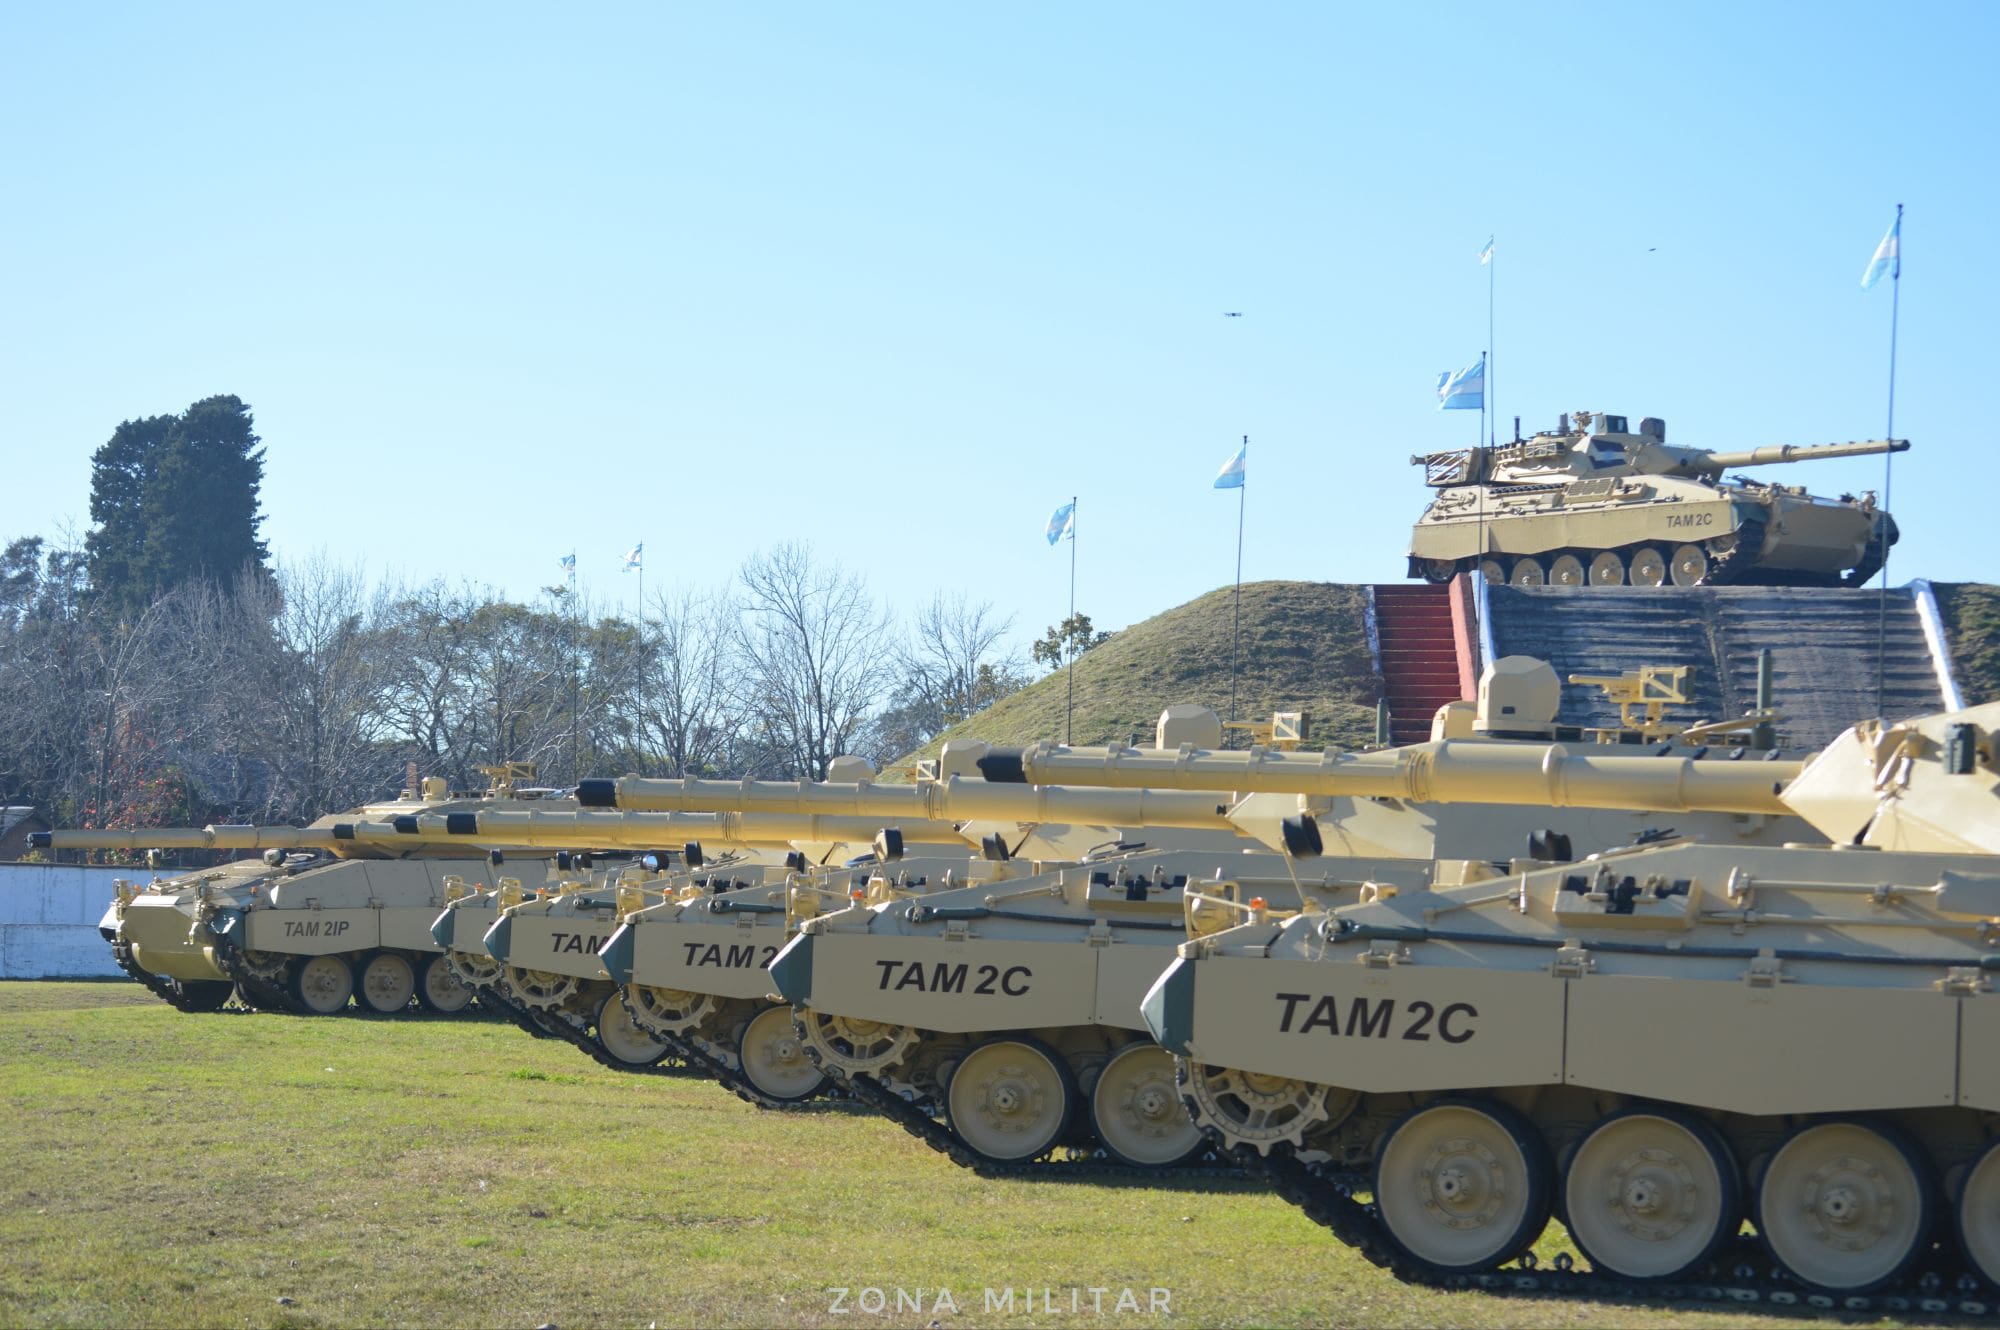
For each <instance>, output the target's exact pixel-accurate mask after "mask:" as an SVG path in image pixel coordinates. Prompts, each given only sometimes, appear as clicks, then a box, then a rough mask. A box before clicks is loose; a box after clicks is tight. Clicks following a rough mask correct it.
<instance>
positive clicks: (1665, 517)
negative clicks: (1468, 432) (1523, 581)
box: [1410, 476, 1893, 585]
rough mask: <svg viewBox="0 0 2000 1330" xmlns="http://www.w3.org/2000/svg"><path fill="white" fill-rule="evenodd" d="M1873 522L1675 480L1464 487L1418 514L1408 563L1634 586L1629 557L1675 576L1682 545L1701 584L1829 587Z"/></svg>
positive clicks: (1862, 513)
mask: <svg viewBox="0 0 2000 1330" xmlns="http://www.w3.org/2000/svg"><path fill="white" fill-rule="evenodd" d="M1882 521H1883V519H1882V515H1881V514H1879V513H1877V512H1876V511H1875V510H1874V509H1873V508H1872V507H1866V506H1863V505H1862V504H1859V503H1855V502H1851V501H1850V502H1843V501H1840V500H1834V499H1824V498H1817V497H1814V496H1812V495H1809V494H1805V493H1800V492H1794V491H1792V490H1786V489H1776V488H1772V487H1767V486H1749V485H1741V484H1722V485H1716V484H1709V483H1705V482H1703V481H1699V480H1694V479H1688V478H1682V477H1674V476H1650V477H1634V478H1630V479H1626V480H1619V481H1611V480H1603V481H1578V482H1575V483H1573V484H1570V485H1567V486H1549V487H1539V486H1537V487H1487V486H1464V487H1460V488H1457V489H1449V490H1445V491H1443V492H1442V493H1440V494H1439V495H1438V497H1437V498H1436V499H1435V500H1434V501H1433V502H1432V503H1431V505H1430V507H1429V508H1427V509H1426V510H1425V512H1424V515H1423V517H1422V518H1421V519H1420V520H1419V521H1418V523H1417V526H1416V529H1415V531H1414V532H1413V534H1412V537H1411V543H1410V560H1411V565H1412V569H1413V570H1415V571H1418V572H1419V575H1421V570H1422V569H1424V568H1429V567H1432V566H1434V565H1442V566H1444V567H1449V568H1451V569H1452V570H1454V571H1456V570H1459V569H1464V568H1471V567H1475V566H1478V564H1479V563H1480V561H1481V560H1488V561H1494V562H1497V563H1498V564H1499V565H1500V571H1501V573H1502V575H1503V577H1504V578H1505V580H1513V568H1514V564H1515V562H1516V561H1518V560H1519V559H1522V558H1533V559H1535V560H1536V561H1537V562H1538V564H1539V569H1540V573H1541V576H1542V580H1549V576H1550V573H1551V570H1552V567H1553V565H1554V563H1555V561H1556V560H1557V559H1558V558H1562V557H1564V556H1568V557H1569V558H1571V559H1574V560H1575V561H1576V563H1577V564H1580V565H1581V566H1582V569H1583V577H1582V580H1584V581H1592V580H1594V581H1597V582H1598V583H1599V584H1618V583H1630V582H1634V581H1643V580H1644V575H1643V568H1642V571H1641V574H1640V575H1636V576H1635V572H1634V565H1633V558H1634V556H1635V555H1637V554H1638V552H1639V551H1641V550H1646V549H1650V550H1651V551H1653V552H1654V553H1655V554H1657V555H1658V556H1660V558H1661V560H1662V563H1663V565H1664V567H1665V569H1666V575H1667V576H1668V577H1669V578H1674V572H1675V562H1674V555H1675V553H1676V552H1677V551H1679V550H1681V549H1682V548H1683V547H1687V546H1692V547H1694V548H1696V549H1698V550H1700V551H1702V553H1703V555H1704V558H1705V561H1706V564H1707V569H1706V572H1705V579H1706V580H1710V581H1725V580H1726V581H1746V582H1754V581H1762V582H1773V581H1777V582H1800V583H1817V584H1825V585H1836V584H1838V583H1839V582H1840V581H1841V579H1842V576H1843V575H1844V574H1846V573H1848V572H1849V571H1850V570H1854V569H1856V568H1858V567H1861V566H1863V564H1864V562H1865V561H1866V560H1867V558H1868V556H1869V553H1870V545H1871V541H1872V540H1873V539H1874V538H1875V537H1876V535H1877V531H1878V526H1879V525H1880V524H1881V523H1882ZM1891 530H1893V528H1891ZM1891 538H1892V539H1893V536H1892V537H1891ZM1746 540H1747V541H1750V542H1753V543H1752V544H1748V545H1746V544H1744V543H1743V542H1744V541H1746ZM1606 552H1611V553H1616V554H1617V555H1619V556H1620V560H1621V564H1622V568H1621V571H1620V574H1619V576H1618V578H1617V582H1616V583H1613V582H1612V581H1611V579H1610V578H1609V577H1608V576H1607V577H1599V578H1595V579H1593V578H1592V577H1591V576H1590V568H1591V564H1592V563H1593V561H1595V560H1596V558H1597V556H1598V555H1600V554H1603V553H1606ZM1646 566H1647V567H1649V566H1650V565H1646ZM1600 567H1601V568H1608V567H1609V565H1608V564H1604V565H1600ZM1674 580H1680V579H1677V578H1676V579H1674ZM1686 580H1687V581H1689V582H1693V581H1700V580H1704V576H1697V577H1693V578H1688V579H1686Z"/></svg>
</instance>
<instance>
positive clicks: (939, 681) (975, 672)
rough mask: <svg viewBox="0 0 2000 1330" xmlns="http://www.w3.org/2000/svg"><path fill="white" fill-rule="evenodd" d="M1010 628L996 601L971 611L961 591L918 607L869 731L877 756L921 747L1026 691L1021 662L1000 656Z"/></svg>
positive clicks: (897, 650)
mask: <svg viewBox="0 0 2000 1330" xmlns="http://www.w3.org/2000/svg"><path fill="white" fill-rule="evenodd" d="M1013 626H1014V621H1013V620H1012V619H1011V618H1010V619H1002V618H1000V617H998V616H997V615H996V614H995V612H994V609H993V604H992V602H991V601H982V602H980V603H979V604H977V605H971V604H968V603H967V601H966V599H965V595H964V593H962V592H959V593H953V594H951V595H947V594H946V593H944V592H942V591H939V592H936V593H935V594H933V595H932V596H931V598H930V599H929V600H928V601H926V602H925V603H924V604H923V605H922V606H920V607H919V608H918V610H917V612H916V614H915V615H914V616H913V618H912V620H911V623H910V627H909V629H908V631H907V632H905V633H903V634H901V635H900V636H899V638H898V640H897V643H896V646H895V647H894V658H895V668H896V683H895V687H894V691H893V692H892V693H891V694H890V698H889V705H888V708H887V709H886V710H884V711H883V713H882V714H881V715H880V716H879V717H877V718H876V720H875V722H874V725H873V726H872V735H871V742H872V745H873V746H874V747H875V748H876V749H877V750H878V754H879V756H880V757H881V758H882V759H883V760H890V759H893V758H895V757H897V756H899V755H901V754H904V753H907V752H910V751H911V750H912V749H916V748H920V747H922V746H923V745H924V744H926V743H928V742H929V741H930V740H931V739H933V738H935V737H937V735H938V734H940V733H942V732H943V731H944V730H945V729H947V728H949V727H950V726H952V725H955V724H957V723H958V722H959V721H961V720H963V719H965V718H966V717H967V716H970V715H971V714H973V713H974V712H976V711H982V710H984V709H985V708H987V707H989V706H992V705H993V704H994V703H995V702H997V701H999V700H1000V699H1001V698H1003V697H1005V696H1007V694H1009V693H1011V692H1014V691H1015V690H1017V689H1019V688H1021V687H1023V686H1025V685H1026V684H1027V682H1028V679H1027V675H1026V673H1025V671H1024V670H1023V668H1022V666H1021V660H1020V657H1019V656H1018V655H1015V654H1013V653H1011V652H1003V651H1002V650H1001V644H1002V643H1003V641H1004V640H1005V639H1006V636H1007V634H1008V632H1009V631H1010V630H1011V629H1012V628H1013Z"/></svg>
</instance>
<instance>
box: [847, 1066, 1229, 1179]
mask: <svg viewBox="0 0 2000 1330" xmlns="http://www.w3.org/2000/svg"><path fill="white" fill-rule="evenodd" d="M843 1084H845V1085H846V1086H847V1087H848V1088H849V1089H850V1090H851V1091H852V1092H853V1094H854V1097H855V1098H856V1099H858V1100H860V1101H861V1102H862V1103H863V1104H866V1105H867V1106H868V1107H869V1108H872V1109H874V1110H875V1111H876V1112H878V1113H880V1114H881V1115H882V1116H883V1117H886V1118H888V1119H889V1120H890V1121H891V1122H894V1123H895V1124H896V1125H897V1126H899V1127H901V1128H902V1129H903V1130H904V1131H906V1132H908V1133H909V1134H910V1135H912V1136H914V1137H916V1138H917V1139H918V1140H920V1141H922V1142H923V1143H924V1144H925V1145H928V1146H930V1148H931V1149H933V1150H935V1151H937V1152H938V1153H939V1154H941V1155H943V1156H945V1157H946V1158H947V1159H949V1160H951V1162H952V1163H954V1164H957V1165H958V1166H959V1167H960V1168H966V1169H971V1170H972V1171H973V1172H974V1173H976V1174H978V1175H979V1176H980V1177H982V1178H1026V1179H1031V1180H1034V1181H1040V1182H1053V1181H1072V1180H1075V1181H1081V1180H1084V1179H1091V1178H1129V1179H1133V1180H1135V1181H1144V1182H1226V1181H1232V1180H1237V1179H1241V1178H1242V1177H1244V1176H1245V1174H1244V1171H1243V1170H1242V1169H1241V1168H1238V1167H1237V1166H1236V1165H1234V1164H1233V1163H1231V1162H1230V1161H1229V1160H1227V1159H1225V1158H1224V1157H1222V1156H1221V1155H1219V1154H1217V1153H1215V1152H1213V1151H1211V1152H1210V1153H1208V1154H1205V1155H1203V1156H1202V1158H1201V1159H1200V1160H1199V1161H1198V1162H1196V1163H1193V1164H1183V1165H1181V1166H1179V1167H1177V1168H1134V1167H1133V1166H1132V1165H1130V1164H1121V1163H1119V1162H1118V1161H1117V1160H1116V1159H1113V1158H1112V1157H1111V1156H1110V1155H1108V1154H1106V1153H1105V1152H1104V1151H1103V1150H1099V1149H1090V1148H1087V1147H1080V1146H1064V1145H1054V1146H1051V1147H1049V1149H1047V1150H1045V1151H1043V1152H1042V1153H1041V1154H1039V1155H1037V1156H1035V1157H1034V1158H1033V1159H1024V1160H1019V1161H1016V1162H1013V1163H1005V1164H1003V1163H998V1162H995V1161H994V1160H991V1159H988V1158H986V1157H985V1156H983V1155H980V1154H977V1153H975V1152H974V1151H973V1150H972V1148H971V1147H970V1146H968V1145H966V1144H965V1142H964V1141H961V1140H960V1139H959V1138H958V1136H957V1134H956V1133H954V1132H953V1131H952V1130H951V1128H949V1127H947V1126H945V1125H944V1124H943V1123H942V1122H939V1121H938V1120H937V1118H936V1117H934V1116H933V1115H932V1114H931V1113H930V1112H928V1111H926V1108H927V1106H926V1105H924V1104H921V1103H918V1102H913V1101H911V1100H909V1099H905V1098H904V1097H903V1096H902V1095H900V1094H898V1093H897V1092H896V1091H894V1090H891V1089H890V1088H889V1087H888V1086H886V1085H884V1084H882V1083H881V1082H880V1081H878V1080H876V1079H875V1078H874V1077H872V1076H854V1077H850V1078H848V1079H847V1080H846V1081H845V1082H843Z"/></svg>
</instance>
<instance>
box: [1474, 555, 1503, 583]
mask: <svg viewBox="0 0 2000 1330" xmlns="http://www.w3.org/2000/svg"><path fill="white" fill-rule="evenodd" d="M1479 575H1480V576H1481V577H1483V578H1485V579H1486V581H1487V584H1488V585H1490V586H1505V585H1507V569H1506V568H1505V566H1503V565H1502V564H1501V562H1500V561H1499V560H1498V559H1481V560H1480V561H1479Z"/></svg>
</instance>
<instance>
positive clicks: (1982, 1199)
mask: <svg viewBox="0 0 2000 1330" xmlns="http://www.w3.org/2000/svg"><path fill="white" fill-rule="evenodd" d="M1958 1245H1959V1248H1960V1250H1962V1251H1963V1252H1964V1253H1965V1259H1966V1260H1968V1261H1970V1262H1972V1268H1973V1269H1975V1270H1977V1271H1978V1272H1979V1273H1980V1274H1981V1275H1982V1276H1984V1277H1985V1280H1986V1282H1987V1283H1989V1284H1994V1285H2000V1144H1996V1145H1994V1146H1991V1147H1990V1148H1988V1150H1987V1151H1986V1153H1985V1154H1983V1155H1981V1156H1980V1157H1979V1162H1978V1163H1976V1164H1974V1165H1973V1166H1972V1171H1971V1172H1969V1173H1967V1174H1966V1175H1965V1190H1964V1191H1962V1192H1960V1193H1959V1197H1958Z"/></svg>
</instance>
